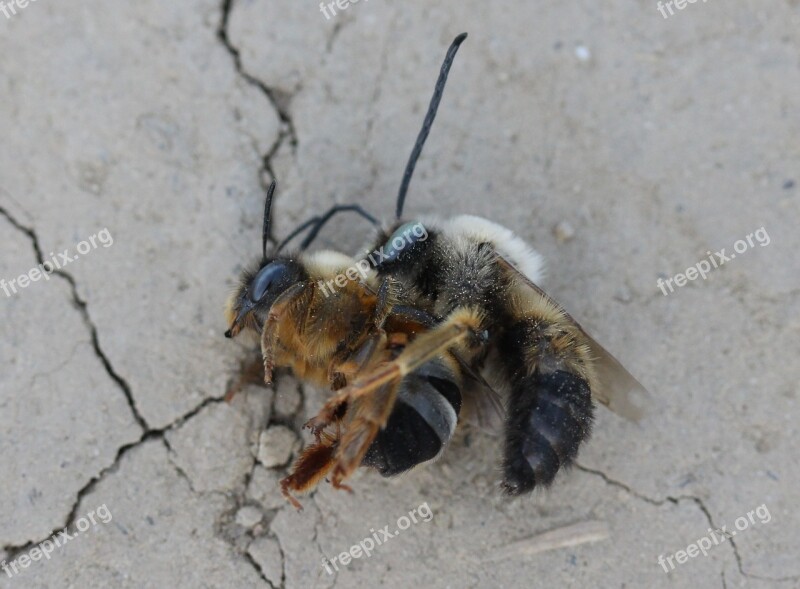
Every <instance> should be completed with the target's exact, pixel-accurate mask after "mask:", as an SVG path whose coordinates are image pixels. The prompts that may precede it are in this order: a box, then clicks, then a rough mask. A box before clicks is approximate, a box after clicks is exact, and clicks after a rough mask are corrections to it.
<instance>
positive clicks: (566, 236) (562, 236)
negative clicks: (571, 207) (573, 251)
mask: <svg viewBox="0 0 800 589" xmlns="http://www.w3.org/2000/svg"><path fill="white" fill-rule="evenodd" d="M553 235H555V236H556V239H557V240H558V241H560V242H562V243H563V242H566V241H569V240H570V239H572V238H573V237H575V228H574V227H573V226H572V225H571V224H570V223H569V221H560V222H559V223H558V224H557V225H556V226H555V227H553Z"/></svg>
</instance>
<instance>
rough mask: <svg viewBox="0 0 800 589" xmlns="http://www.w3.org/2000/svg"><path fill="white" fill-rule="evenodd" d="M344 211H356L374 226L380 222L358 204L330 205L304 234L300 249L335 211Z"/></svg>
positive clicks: (309, 241) (303, 249) (314, 236)
mask: <svg viewBox="0 0 800 589" xmlns="http://www.w3.org/2000/svg"><path fill="white" fill-rule="evenodd" d="M345 211H352V212H354V213H358V214H359V215H361V216H362V217H364V218H365V219H366V220H367V221H369V222H370V223H372V224H373V225H374V226H376V227H380V222H379V221H378V220H377V219H376V218H375V217H373V216H372V215H370V214H369V213H368V212H367V211H365V210H364V209H363V208H362V207H361V206H359V205H336V206H334V207H331V208H330V209H329V210H328V212H327V213H325V214H324V215H322V216H321V217H320V218H319V219H318V220H317V222H316V223H315V224H314V228H313V229H312V230H311V231H310V232H309V233H308V235H306V238H305V239H304V240H303V241H302V243H301V244H300V251H305V250H306V249H307V248H308V246H310V245H311V243H312V242H313V241H314V240H315V239H316V238H317V235H318V234H319V232H320V230H321V229H322V228H323V227H324V226H325V224H326V223H327V222H328V221H330V220H331V218H333V216H334V215H336V214H337V213H342V212H345Z"/></svg>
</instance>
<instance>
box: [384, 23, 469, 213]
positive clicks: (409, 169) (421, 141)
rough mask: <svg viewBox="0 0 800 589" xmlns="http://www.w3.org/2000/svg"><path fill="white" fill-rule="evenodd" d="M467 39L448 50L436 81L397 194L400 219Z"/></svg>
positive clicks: (453, 44)
mask: <svg viewBox="0 0 800 589" xmlns="http://www.w3.org/2000/svg"><path fill="white" fill-rule="evenodd" d="M466 38H467V34H466V33H461V34H460V35H459V36H458V37H456V38H455V39H454V40H453V43H452V44H451V45H450V49H448V50H447V55H446V56H445V58H444V63H442V70H441V71H440V72H439V79H438V80H436V87H435V88H434V90H433V97H432V98H431V103H430V105H429V106H428V114H426V115H425V120H424V121H423V122H422V129H420V131H419V135H417V142H416V143H415V144H414V149H412V150H411V157H409V158H408V163H407V164H406V171H405V172H404V173H403V181H402V183H401V184H400V192H398V193H397V209H396V216H397V218H398V219H399V218H400V217H401V216H402V215H403V205H404V204H405V201H406V192H408V185H409V184H410V183H411V176H412V175H413V174H414V167H415V166H416V165H417V159H419V154H420V153H422V146H423V145H425V140H426V139H427V138H428V133H430V131H431V126H432V125H433V119H435V118H436V111H437V109H438V108H439V103H440V102H441V101H442V94H444V85H445V83H446V82H447V74H448V73H449V72H450V66H451V65H453V60H454V59H455V57H456V53H457V52H458V47H459V45H461V43H462V41H464V39H466Z"/></svg>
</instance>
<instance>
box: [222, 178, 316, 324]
mask: <svg viewBox="0 0 800 589" xmlns="http://www.w3.org/2000/svg"><path fill="white" fill-rule="evenodd" d="M274 194H275V182H274V181H273V182H272V184H270V187H269V190H268V191H267V200H266V203H265V204H264V223H263V227H262V236H261V262H260V263H259V264H258V265H257V266H256V267H255V268H253V269H250V270H246V271H245V272H244V273H243V274H242V278H241V280H240V282H239V286H238V287H237V288H236V290H235V291H234V292H233V294H232V295H231V297H230V299H228V304H227V306H226V313H225V314H226V316H227V319H228V324H229V325H230V328H229V329H228V331H226V332H225V337H229V338H232V337H236V336H237V335H238V334H239V332H241V331H242V330H243V329H245V328H248V327H249V328H252V329H253V330H255V331H257V332H260V331H261V329H263V327H264V323H265V322H266V319H267V315H268V314H269V310H270V307H272V305H273V303H274V302H275V300H276V299H277V298H278V297H279V296H280V295H281V294H283V293H284V292H286V290H287V289H289V288H290V287H291V286H293V285H295V284H297V283H299V282H303V281H304V280H306V279H307V278H308V275H307V273H306V271H305V269H304V268H303V266H302V264H300V262H298V261H296V260H294V259H293V258H292V257H290V256H275V255H272V256H267V241H268V239H269V226H270V211H271V209H272V196H273V195H274Z"/></svg>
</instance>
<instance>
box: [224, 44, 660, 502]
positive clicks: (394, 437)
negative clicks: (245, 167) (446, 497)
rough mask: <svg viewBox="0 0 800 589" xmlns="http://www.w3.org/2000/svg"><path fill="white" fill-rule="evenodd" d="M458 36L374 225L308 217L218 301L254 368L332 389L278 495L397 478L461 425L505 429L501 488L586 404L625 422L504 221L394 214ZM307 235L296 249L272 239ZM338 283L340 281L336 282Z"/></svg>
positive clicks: (563, 435) (626, 396) (574, 434)
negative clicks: (356, 235)
mask: <svg viewBox="0 0 800 589" xmlns="http://www.w3.org/2000/svg"><path fill="white" fill-rule="evenodd" d="M465 38H466V33H464V34H461V35H459V36H458V37H456V39H455V40H454V41H453V43H452V44H451V46H450V48H449V49H448V51H447V55H446V56H445V59H444V62H443V64H442V67H441V71H440V73H439V76H438V79H437V82H436V86H435V89H434V93H433V97H432V98H431V102H430V105H429V107H428V111H427V113H426V116H425V119H424V121H423V124H422V128H421V130H420V132H419V134H418V136H417V139H416V142H415V144H414V147H413V149H412V152H411V155H410V157H409V160H408V163H407V165H406V169H405V172H404V174H403V179H402V182H401V185H400V190H399V192H398V197H397V203H396V215H395V221H393V222H392V223H390V224H388V225H386V226H381V225H380V224H379V223H378V221H377V220H376V218H375V217H373V216H372V215H371V214H369V213H368V212H367V211H365V210H364V209H363V208H362V207H361V206H359V205H337V206H335V207H333V208H332V209H331V210H329V211H328V212H326V213H325V214H323V215H320V216H314V217H312V218H311V219H309V220H308V221H306V222H305V223H302V224H301V225H300V226H299V227H298V228H297V229H295V230H294V231H292V232H291V233H290V235H289V236H288V237H287V238H286V239H284V240H283V242H281V243H280V244H279V245H278V246H277V247H276V248H275V249H274V251H272V252H269V253H268V247H267V245H268V236H269V234H270V224H271V213H270V211H271V206H272V199H273V195H274V191H275V183H274V182H273V183H272V184H271V186H270V188H269V190H268V194H267V198H266V203H265V211H264V222H263V228H262V229H263V231H262V258H261V260H260V262H259V263H258V264H256V265H255V266H254V267H253V268H252V269H250V270H248V271H245V272H244V273H243V275H242V277H241V281H240V284H239V286H238V288H237V289H236V290H235V292H234V293H233V294H232V295H231V297H230V299H229V301H228V304H227V310H226V315H227V320H228V323H229V325H230V329H229V330H228V331H227V332H226V336H227V337H235V336H236V335H237V334H239V333H240V332H241V331H249V332H251V333H255V334H257V335H258V336H259V338H260V342H261V354H262V359H263V366H264V379H265V382H267V383H268V384H269V383H271V381H272V374H273V370H274V369H275V368H276V367H288V368H290V369H291V370H292V371H293V372H294V373H295V375H296V376H297V377H298V378H300V379H301V380H304V381H306V382H309V383H311V384H314V385H317V386H321V387H324V388H328V389H330V391H331V393H332V394H331V396H330V398H329V399H328V400H327V401H326V403H325V404H324V406H323V407H322V409H321V410H320V411H319V413H318V414H317V415H316V416H314V417H313V418H312V419H310V420H309V421H308V422H307V423H306V427H307V428H309V429H310V430H311V431H312V433H313V435H314V442H313V443H312V444H311V445H310V446H308V447H307V448H306V449H305V450H303V452H302V453H301V454H300V456H299V457H298V459H297V461H296V462H295V464H294V465H293V467H292V470H291V472H290V474H289V475H288V476H287V477H286V478H284V479H283V480H282V481H281V491H282V493H283V495H284V496H285V497H286V498H287V499H288V500H289V501H291V502H292V504H293V505H294V506H295V507H297V508H298V509H299V508H301V505H300V503H299V502H298V501H297V499H296V498H295V497H294V494H297V493H303V492H307V491H309V490H311V489H313V488H314V487H315V486H316V485H317V484H318V483H319V482H320V481H322V480H323V479H324V478H326V477H327V478H328V479H329V481H330V482H331V484H332V485H333V486H334V487H335V488H337V489H345V490H350V488H349V487H348V486H347V485H346V484H345V481H346V480H347V479H348V478H349V477H350V476H351V475H352V474H353V473H354V472H355V470H356V469H357V468H359V467H360V466H364V467H370V468H374V469H376V470H377V471H378V472H379V473H380V474H381V475H383V476H394V475H397V474H400V473H403V472H405V471H408V470H409V469H411V468H413V467H415V466H417V465H419V464H422V463H424V462H428V461H431V460H434V459H436V458H437V457H438V456H440V455H441V453H442V452H443V451H444V449H445V448H446V447H447V444H448V442H449V441H450V439H451V438H452V436H453V434H454V432H455V430H456V426H457V425H458V424H459V423H460V422H462V421H470V422H473V423H477V424H478V425H480V426H482V427H485V428H487V429H490V430H492V429H494V430H500V431H501V432H502V436H503V459H502V483H501V484H502V488H503V490H504V491H505V492H506V493H507V494H509V495H520V494H524V493H527V492H530V491H532V490H533V489H534V488H535V487H538V486H547V485H549V484H550V483H552V481H553V480H554V478H555V476H556V474H557V472H558V471H559V470H561V469H562V468H564V467H566V466H568V465H569V464H570V463H571V462H573V461H574V459H575V457H576V455H577V453H578V450H579V448H580V446H581V444H582V443H583V442H584V441H585V440H586V439H587V438H588V437H589V434H590V431H591V427H592V422H593V418H594V401H598V402H600V403H602V404H604V405H606V406H608V407H609V408H611V409H612V410H614V411H616V412H617V413H619V414H621V415H623V416H624V417H627V418H629V419H632V420H638V419H640V418H641V416H642V401H643V400H645V401H646V397H647V392H646V390H645V389H644V387H643V386H642V385H641V384H640V383H639V382H638V381H637V380H636V379H635V378H634V377H633V376H632V375H631V374H630V373H629V372H628V371H627V370H625V368H623V367H622V365H621V364H620V363H619V362H618V361H617V360H616V359H615V358H614V357H613V356H612V355H611V354H610V353H608V352H607V351H606V350H605V349H604V348H603V347H602V346H600V344H598V343H597V342H596V341H595V340H594V339H593V338H592V337H591V336H590V335H589V334H588V333H587V332H586V331H585V330H584V329H583V328H582V327H581V326H580V325H579V324H578V323H577V322H576V321H575V320H574V319H573V318H572V317H571V316H570V315H569V314H568V313H567V312H566V311H565V310H564V308H563V307H562V306H561V305H560V304H559V303H557V302H556V301H555V300H554V299H552V298H551V297H550V296H548V295H547V294H546V293H545V292H544V291H543V290H542V289H541V288H540V287H539V286H538V284H539V282H540V280H541V278H542V267H543V260H542V258H541V256H540V255H539V254H537V253H536V252H535V251H534V250H533V249H531V248H530V247H529V246H528V245H527V244H526V243H525V242H524V241H523V240H522V239H520V238H519V237H518V236H516V235H515V234H514V233H513V232H512V231H510V230H509V229H506V228H505V227H502V226H500V225H498V224H496V223H493V222H491V221H488V220H486V219H483V218H480V217H475V216H471V215H461V216H457V217H455V218H452V219H449V220H444V221H438V220H413V219H412V220H404V219H403V208H404V203H405V198H406V194H407V191H408V188H409V185H410V181H411V178H412V175H413V172H414V167H415V165H416V162H417V160H418V158H419V156H420V154H421V152H422V148H423V146H424V144H425V141H426V139H427V137H428V134H429V132H430V129H431V126H432V124H433V121H434V118H435V116H436V112H437V110H438V107H439V103H440V102H441V99H442V96H443V93H444V88H445V84H446V81H447V77H448V74H449V71H450V68H451V65H452V63H453V60H454V58H455V55H456V53H457V51H458V48H459V46H460V45H461V43H462V42H463V41H464V39H465ZM341 212H355V213H357V214H359V215H360V216H361V217H363V218H365V219H366V220H367V221H369V222H370V223H371V224H373V225H374V226H376V227H377V231H376V237H375V239H374V240H373V243H372V247H371V248H370V250H368V251H367V252H366V254H362V255H360V256H357V257H351V256H347V255H344V254H342V253H338V252H333V251H319V252H315V253H311V254H309V253H306V249H307V248H308V247H309V246H310V245H311V243H312V242H313V241H314V239H315V238H316V236H317V235H318V233H319V232H320V230H321V229H322V227H323V226H324V225H325V224H326V223H327V222H328V221H329V220H330V219H331V218H332V217H333V216H334V215H336V214H338V213H341ZM304 231H307V232H308V233H307V235H306V237H305V238H304V239H303V242H302V243H301V245H300V247H299V249H298V250H297V251H295V252H294V253H291V254H282V253H281V251H282V250H283V248H284V247H285V246H286V245H287V244H288V243H289V242H290V241H291V240H293V239H294V238H295V237H297V236H298V235H300V234H301V233H303V232H304ZM343 276H344V277H345V278H346V279H344V280H342V277H343Z"/></svg>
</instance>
